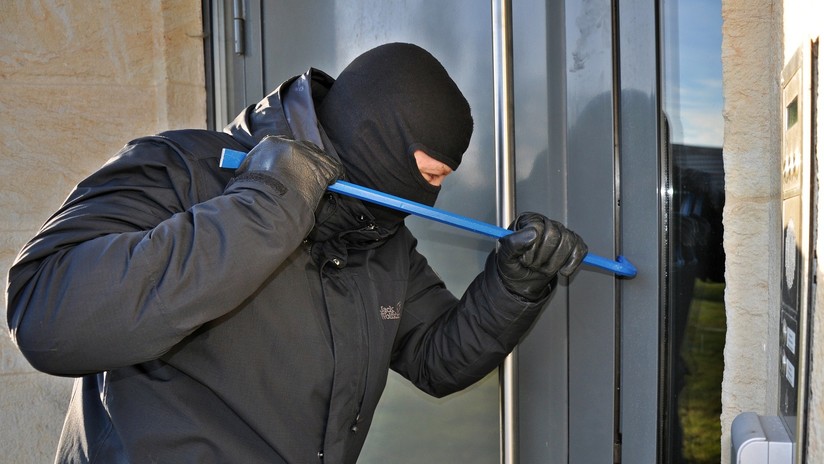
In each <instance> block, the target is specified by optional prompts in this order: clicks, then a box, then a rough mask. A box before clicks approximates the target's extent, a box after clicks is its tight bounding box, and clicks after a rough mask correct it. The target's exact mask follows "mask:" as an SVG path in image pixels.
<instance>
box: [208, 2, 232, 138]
mask: <svg viewBox="0 0 824 464" xmlns="http://www.w3.org/2000/svg"><path fill="white" fill-rule="evenodd" d="M210 1H211V10H212V24H211V27H212V54H213V56H212V70H213V72H214V74H213V76H212V78H213V79H214V80H213V81H212V91H213V92H214V125H215V127H214V129H215V130H221V129H223V127H225V126H226V124H228V122H229V116H228V112H229V111H228V106H229V96H228V95H227V92H226V91H227V87H228V85H227V83H226V82H227V76H226V69H227V68H228V67H229V63H228V62H227V60H226V10H225V9H224V4H223V1H222V0H210Z"/></svg>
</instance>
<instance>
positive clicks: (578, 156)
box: [204, 0, 661, 463]
mask: <svg viewBox="0 0 824 464" xmlns="http://www.w3.org/2000/svg"><path fill="white" fill-rule="evenodd" d="M514 3H515V5H513V26H514V27H513V30H514V46H513V50H514V78H515V81H514V82H515V84H514V87H515V128H516V130H515V134H516V149H515V156H516V205H517V206H516V208H517V210H518V211H527V210H531V211H538V212H542V213H545V214H547V215H549V216H551V217H553V218H556V219H558V220H560V221H562V222H564V223H566V224H568V225H569V226H570V227H572V228H573V229H575V230H576V231H577V232H579V233H580V234H581V235H582V236H583V237H584V238H585V239H586V241H587V242H588V244H589V246H590V250H591V251H592V252H595V253H597V254H599V255H603V256H609V257H613V256H616V255H617V254H623V255H626V256H627V257H629V258H630V259H631V260H632V262H633V263H634V264H635V265H636V266H637V267H638V269H639V276H638V277H636V278H635V279H633V280H626V281H625V280H620V279H616V278H615V277H614V276H612V275H611V274H609V273H606V272H602V271H597V270H593V269H590V268H586V269H584V270H583V271H582V272H579V273H578V274H577V275H576V276H575V277H574V278H573V279H572V281H570V282H563V283H562V285H561V286H560V287H559V288H558V289H557V291H556V293H555V295H554V297H553V300H552V302H551V304H550V305H549V306H548V308H547V309H546V310H545V312H544V313H543V315H542V316H541V318H540V320H539V321H538V323H537V324H536V325H535V327H534V328H533V329H532V330H531V332H530V333H529V334H528V335H527V337H526V338H525V340H524V341H523V343H522V344H521V346H520V348H519V350H518V353H517V357H518V365H519V369H518V376H517V378H518V386H517V392H516V393H517V397H518V398H519V405H520V406H519V408H518V410H517V411H518V425H519V427H518V428H519V430H520V434H519V436H520V442H519V444H518V445H517V452H516V455H520V461H521V462H524V463H545V462H551V463H555V462H559V463H567V462H569V463H581V462H613V461H614V459H615V458H617V459H621V457H623V459H624V462H654V461H655V459H656V452H657V451H656V450H657V444H656V441H657V435H656V433H657V432H656V430H657V420H658V419H657V415H658V400H657V388H658V387H657V385H658V378H657V372H658V307H659V301H658V299H659V277H658V276H659V272H658V268H659V257H658V256H659V253H658V242H659V241H660V229H661V226H660V221H659V213H658V211H659V195H658V192H659V187H660V185H659V184H660V181H659V172H660V169H659V161H658V159H659V143H658V135H657V134H658V115H659V110H658V103H657V90H656V89H657V83H656V71H655V69H656V56H655V53H656V47H655V37H656V34H655V27H656V25H655V11H654V8H650V7H649V3H648V2H641V1H640V0H632V1H622V2H621V5H620V9H618V8H614V5H613V2H611V1H609V0H595V1H585V0H566V1H552V2H544V1H541V0H522V1H518V2H514ZM204 5H205V6H206V7H207V8H211V11H210V12H209V11H207V13H209V15H207V16H209V18H210V19H209V21H210V24H211V26H212V30H213V31H214V37H215V40H214V41H213V42H212V44H214V49H213V50H212V54H211V56H212V57H214V59H215V72H214V73H213V74H212V75H210V77H211V78H214V80H215V81H214V94H215V95H216V96H217V98H216V100H215V101H216V102H217V103H216V104H215V105H214V108H215V112H214V116H213V119H214V122H215V124H216V125H217V126H221V125H222V124H223V123H225V122H226V121H227V120H230V119H231V118H232V117H233V115H234V114H236V113H237V112H239V111H240V110H241V109H242V108H243V107H245V106H246V105H248V104H251V103H254V102H256V101H258V100H259V99H260V98H261V97H262V96H263V95H265V94H266V93H268V92H269V91H271V90H273V89H274V88H275V86H276V85H277V84H279V83H280V82H281V81H282V80H284V79H286V78H288V77H290V76H293V75H295V74H299V73H301V72H303V71H304V70H306V69H307V68H309V67H315V68H318V69H321V70H324V71H326V72H328V73H329V74H331V75H332V76H335V75H337V73H338V72H339V71H340V70H341V69H342V67H343V66H345V65H346V64H347V63H348V62H349V61H350V60H351V59H352V58H354V57H355V56H357V55H358V54H359V53H361V52H362V51H365V50H367V49H369V48H371V47H373V46H376V45H378V44H381V43H385V42H393V41H402V42H413V43H416V44H418V45H421V46H423V47H424V48H426V49H428V50H429V51H431V52H432V53H433V54H434V55H435V56H436V57H438V58H439V59H440V60H441V61H442V62H443V64H444V66H445V67H446V68H447V70H449V72H450V73H451V74H452V76H453V77H454V78H455V80H456V82H457V83H458V85H459V86H460V87H461V89H462V90H463V91H464V93H465V94H466V96H467V98H468V100H469V102H470V104H471V105H472V110H473V115H474V117H475V127H476V131H475V134H474V135H473V138H472V142H471V144H470V147H469V151H468V153H467V156H465V158H464V160H465V161H464V163H463V164H462V165H461V169H460V171H459V172H458V173H457V174H456V175H454V176H452V177H450V179H449V182H447V184H446V186H445V188H444V190H443V193H442V194H441V196H440V199H439V201H438V205H437V206H438V207H440V208H444V209H446V210H450V211H453V212H456V213H459V214H462V215H466V216H470V217H473V218H476V219H479V220H483V221H486V222H494V221H495V217H496V198H495V187H494V179H495V162H496V161H495V158H494V141H493V121H494V115H493V111H494V108H493V80H492V76H493V63H492V56H493V49H492V36H493V34H492V32H493V31H492V28H493V24H492V18H491V10H492V9H491V7H490V5H489V4H488V3H485V2H479V1H478V0H445V1H437V2H436V1H431V2H425V1H417V2H415V1H399V2H387V1H383V0H361V1H357V2H354V1H349V0H340V1H320V0H313V1H301V2H286V1H262V0H242V1H241V0H235V1H232V0H222V1H221V0H213V1H208V0H207V1H205V2H204ZM238 7H239V8H238ZM235 18H237V20H235ZM234 31H238V32H239V33H240V37H242V40H240V41H236V40H234V39H233V33H234ZM619 31H623V32H622V33H620V34H619ZM221 35H222V36H221ZM236 47H237V48H236ZM619 57H620V59H619ZM630 173H631V175H630ZM410 227H411V228H412V230H413V232H414V233H415V234H416V236H417V237H418V238H419V239H420V249H421V251H422V252H423V253H424V254H425V255H426V256H427V257H428V258H429V259H430V262H431V264H432V266H433V267H434V268H435V269H436V270H437V271H438V272H439V274H440V275H441V277H442V278H443V279H444V281H445V282H446V283H447V285H448V287H449V288H450V289H451V290H452V291H453V292H454V293H457V294H460V293H461V292H462V291H463V289H464V288H465V287H466V286H467V285H468V283H469V282H470V280H471V279H472V278H474V276H475V275H476V274H477V272H478V271H479V270H480V269H481V266H482V263H483V260H484V259H485V257H486V254H487V253H488V252H489V250H491V249H492V248H493V247H494V242H492V241H490V240H489V239H485V238H480V237H476V236H473V235H471V234H470V233H466V232H461V231H457V230H453V229H450V228H448V227H447V226H442V225H439V224H434V223H431V222H427V221H424V220H419V219H414V218H413V219H411V220H410ZM498 390H499V385H498V379H497V375H496V374H495V373H493V374H491V375H490V376H489V377H488V378H487V379H485V380H484V381H482V382H480V383H479V384H478V385H476V386H474V387H472V388H470V389H469V390H468V391H466V392H462V393H459V394H456V395H453V396H451V397H448V398H446V399H442V400H434V399H431V398H428V397H425V396H424V395H422V394H420V393H418V392H416V391H415V390H414V388H412V387H410V386H409V385H408V384H407V383H406V382H405V381H404V380H402V379H400V378H398V377H395V376H393V377H391V378H390V382H389V386H388V388H387V391H386V393H385V394H384V398H383V399H382V404H381V406H380V408H379V411H378V417H376V420H375V422H374V424H373V427H372V430H371V431H370V436H369V439H368V440H367V445H366V448H365V450H364V454H363V456H362V458H361V462H363V463H371V462H473V463H495V462H499V460H500V457H499V454H500V452H499V416H498V410H499V404H498V403H499V392H498ZM627 431H630V433H627ZM622 444H623V445H622Z"/></svg>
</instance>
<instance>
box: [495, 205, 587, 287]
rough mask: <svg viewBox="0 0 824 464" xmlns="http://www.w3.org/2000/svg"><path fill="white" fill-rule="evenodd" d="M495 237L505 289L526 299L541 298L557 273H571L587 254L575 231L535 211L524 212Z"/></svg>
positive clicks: (497, 257)
mask: <svg viewBox="0 0 824 464" xmlns="http://www.w3.org/2000/svg"><path fill="white" fill-rule="evenodd" d="M509 228H510V229H511V230H513V231H514V232H513V233H511V234H509V235H507V236H506V237H503V238H501V239H500V240H499V243H500V246H499V247H498V250H497V253H496V261H497V264H498V273H499V274H500V276H501V280H503V282H504V286H506V288H507V290H509V291H510V292H512V293H514V294H516V295H519V296H521V297H522V298H524V299H526V300H530V301H537V300H539V299H541V298H544V297H545V296H547V294H549V292H550V291H551V288H550V284H551V283H552V281H553V280H554V279H555V277H556V275H557V274H561V275H562V276H564V277H569V276H571V275H572V274H573V273H574V272H575V270H576V269H578V266H580V265H581V262H582V261H583V260H584V256H586V254H587V246H586V244H585V243H584V241H583V240H582V239H581V237H579V236H578V234H576V233H575V232H572V231H571V230H569V229H567V228H566V227H564V225H563V224H561V223H559V222H556V221H553V220H551V219H549V218H547V217H546V216H544V215H541V214H537V213H524V214H522V215H520V216H518V219H516V220H515V222H513V223H512V225H510V226H509Z"/></svg>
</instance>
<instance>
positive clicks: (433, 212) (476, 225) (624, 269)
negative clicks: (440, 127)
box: [220, 148, 638, 277]
mask: <svg viewBox="0 0 824 464" xmlns="http://www.w3.org/2000/svg"><path fill="white" fill-rule="evenodd" d="M245 157H246V153H244V152H242V151H237V150H230V149H228V148H224V149H223V153H222V154H221V157H220V167H221V168H224V169H237V168H238V167H239V166H240V163H241V161H243V158H245ZM328 190H329V191H331V192H335V193H339V194H341V195H346V196H350V197H354V198H357V199H358V200H363V201H368V202H370V203H375V204H377V205H380V206H385V207H387V208H392V209H396V210H398V211H402V212H404V213H408V214H414V215H415V216H420V217H423V218H426V219H431V220H433V221H437V222H441V223H443V224H447V225H450V226H454V227H458V228H460V229H464V230H468V231H470V232H475V233H478V234H482V235H486V236H489V237H493V238H496V239H498V238H501V237H505V236H507V235H509V234H511V233H512V231H511V230H509V229H504V228H503V227H498V226H494V225H492V224H487V223H486V222H481V221H478V220H475V219H471V218H468V217H465V216H460V215H457V214H454V213H450V212H448V211H444V210H442V209H438V208H433V207H431V206H427V205H422V204H420V203H416V202H414V201H410V200H406V199H403V198H401V197H396V196H394V195H390V194H388V193H383V192H379V191H377V190H373V189H370V188H367V187H362V186H360V185H355V184H352V183H349V182H346V181H342V180H339V181H337V182H335V183H334V184H332V185H330V186H329V187H328ZM584 264H588V265H590V266H594V267H597V268H600V269H603V270H605V271H610V272H612V273H614V274H615V275H618V276H622V277H635V274H637V273H638V271H637V270H636V269H635V266H633V265H632V263H630V262H629V261H628V260H627V259H626V258H624V257H623V256H618V259H617V260H615V261H613V260H611V259H607V258H604V257H601V256H598V255H594V254H592V253H587V255H586V256H585V257H584Z"/></svg>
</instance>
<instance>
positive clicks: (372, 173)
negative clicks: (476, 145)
mask: <svg viewBox="0 0 824 464" xmlns="http://www.w3.org/2000/svg"><path fill="white" fill-rule="evenodd" d="M390 76H391V78H390ZM318 120H319V121H320V123H321V124H322V125H323V127H324V129H326V132H327V134H328V135H329V138H330V139H331V140H332V142H333V143H334V145H335V148H336V149H337V151H338V154H339V155H340V158H341V162H342V163H343V166H344V167H345V169H346V176H347V178H348V179H349V180H351V181H352V182H354V183H356V184H360V185H364V186H366V187H369V188H373V189H376V190H379V191H382V192H386V193H391V194H393V195H396V196H399V197H401V198H406V199H409V200H413V201H417V202H419V203H423V204H425V205H429V206H432V205H434V204H435V199H436V198H437V196H438V192H439V190H440V187H439V186H435V185H431V184H430V183H429V182H427V181H426V180H425V179H424V178H423V177H422V176H421V173H420V172H419V168H418V166H417V165H416V162H415V161H416V160H415V157H414V153H415V152H416V151H419V150H420V151H422V152H424V153H426V155H428V156H429V157H431V158H433V159H435V160H437V161H439V162H441V163H443V164H445V165H446V166H448V167H449V169H450V170H451V171H454V170H456V169H458V165H459V164H460V163H461V157H462V156H463V153H464V151H466V148H467V147H468V146H469V139H470V137H471V136H472V115H471V113H470V109H469V103H468V102H467V101H466V99H465V98H464V96H463V94H462V93H461V91H460V90H459V89H458V86H457V85H455V82H453V81H452V79H451V78H450V77H449V75H448V74H447V72H446V70H445V69H444V68H443V66H442V65H441V64H440V63H439V62H438V60H436V59H435V57H433V56H432V55H431V54H429V52H427V51H426V50H424V49H422V48H420V47H417V46H415V45H411V44H398V43H396V44H387V45H383V46H380V47H377V48H375V49H372V50H370V51H369V52H367V53H364V54H363V55H361V56H359V57H358V58H356V59H355V60H354V61H352V63H351V64H349V66H347V67H346V68H345V69H344V70H343V71H342V72H341V73H340V75H339V76H338V78H337V80H336V81H335V83H334V85H333V86H332V88H331V89H330V90H329V93H328V94H327V95H326V97H325V98H324V100H323V102H322V104H321V105H320V107H319V108H318ZM367 208H369V209H370V210H371V211H372V212H373V214H375V216H376V219H377V220H378V223H379V224H381V225H384V226H387V225H393V224H395V223H397V222H399V221H400V220H401V219H403V217H404V215H403V214H401V213H400V212H397V211H395V210H390V209H387V208H382V207H379V206H372V205H367Z"/></svg>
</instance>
